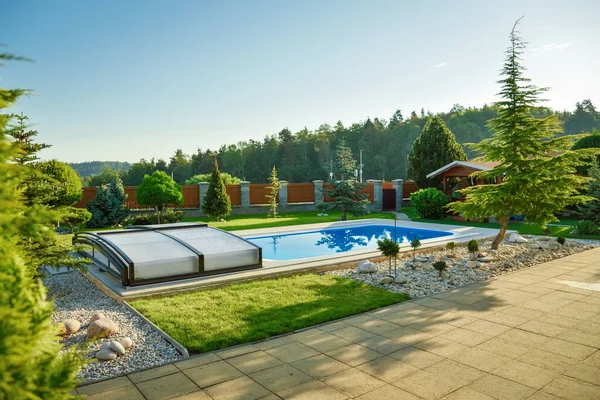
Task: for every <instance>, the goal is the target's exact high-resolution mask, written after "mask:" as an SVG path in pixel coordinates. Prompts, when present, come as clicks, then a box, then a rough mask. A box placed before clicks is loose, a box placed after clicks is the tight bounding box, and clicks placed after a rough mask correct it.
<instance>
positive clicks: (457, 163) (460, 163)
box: [426, 161, 492, 179]
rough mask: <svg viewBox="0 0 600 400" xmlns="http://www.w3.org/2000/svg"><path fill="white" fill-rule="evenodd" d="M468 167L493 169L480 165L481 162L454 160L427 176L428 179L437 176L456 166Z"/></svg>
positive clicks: (483, 169) (484, 169) (479, 169)
mask: <svg viewBox="0 0 600 400" xmlns="http://www.w3.org/2000/svg"><path fill="white" fill-rule="evenodd" d="M457 166H459V167H467V168H473V169H475V170H477V171H489V170H490V169H492V168H491V167H486V166H484V165H480V164H474V163H470V162H468V161H452V162H451V163H450V164H446V165H444V166H443V167H441V168H438V169H436V170H435V171H433V172H431V173H429V174H427V176H426V178H427V179H431V178H433V177H435V176H438V175H439V174H441V173H443V172H446V171H448V170H449V169H452V168H454V167H457Z"/></svg>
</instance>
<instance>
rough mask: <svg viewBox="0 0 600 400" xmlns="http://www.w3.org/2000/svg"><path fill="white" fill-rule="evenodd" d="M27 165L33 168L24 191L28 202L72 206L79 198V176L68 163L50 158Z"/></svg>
mask: <svg viewBox="0 0 600 400" xmlns="http://www.w3.org/2000/svg"><path fill="white" fill-rule="evenodd" d="M29 167H31V168H32V169H33V170H32V171H31V172H32V174H31V177H30V178H29V179H28V180H27V183H26V184H25V192H24V194H25V198H26V199H27V200H28V202H29V203H31V204H42V205H44V206H48V207H51V208H55V207H65V206H72V205H73V204H75V203H77V202H78V201H79V200H81V197H82V190H81V178H80V177H79V175H78V174H77V172H75V170H74V169H73V168H71V167H70V166H69V165H68V164H66V163H63V162H60V161H57V160H50V161H43V162H36V163H32V164H29Z"/></svg>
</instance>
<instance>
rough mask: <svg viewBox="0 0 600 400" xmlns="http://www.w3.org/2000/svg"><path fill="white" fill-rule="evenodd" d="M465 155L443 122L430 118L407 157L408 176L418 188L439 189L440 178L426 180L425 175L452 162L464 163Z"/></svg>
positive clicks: (436, 117)
mask: <svg viewBox="0 0 600 400" xmlns="http://www.w3.org/2000/svg"><path fill="white" fill-rule="evenodd" d="M466 159H467V155H466V154H465V152H464V151H463V149H462V147H461V146H460V144H458V143H457V142H456V138H455V137H454V134H453V133H452V132H450V129H448V127H447V126H446V124H445V123H444V121H443V120H442V119H441V118H440V117H439V116H435V117H432V118H430V119H429V120H428V121H427V123H426V124H425V126H424V127H423V131H422V133H421V135H420V136H419V137H418V138H417V140H416V141H415V143H414V144H413V147H412V151H411V152H410V154H409V156H408V176H409V177H410V178H411V179H413V180H414V181H415V182H416V183H417V186H418V187H419V188H426V187H430V186H433V187H440V186H441V178H440V177H436V178H433V179H427V178H426V176H427V174H429V173H431V172H433V171H435V170H436V169H438V168H441V167H443V166H444V165H446V164H449V163H451V162H452V161H465V160H466Z"/></svg>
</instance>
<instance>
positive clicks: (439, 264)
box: [433, 261, 448, 276]
mask: <svg viewBox="0 0 600 400" xmlns="http://www.w3.org/2000/svg"><path fill="white" fill-rule="evenodd" d="M433 268H435V270H436V271H437V272H438V273H439V274H440V276H442V272H444V271H445V270H447V269H448V264H446V262H445V261H436V262H434V263H433Z"/></svg>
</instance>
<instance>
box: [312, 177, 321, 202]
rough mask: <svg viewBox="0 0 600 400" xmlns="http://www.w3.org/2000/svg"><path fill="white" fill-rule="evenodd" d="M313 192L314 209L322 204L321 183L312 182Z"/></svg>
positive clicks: (317, 181)
mask: <svg viewBox="0 0 600 400" xmlns="http://www.w3.org/2000/svg"><path fill="white" fill-rule="evenodd" d="M313 185H314V191H315V207H316V206H319V205H321V204H323V181H321V180H316V181H313Z"/></svg>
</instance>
